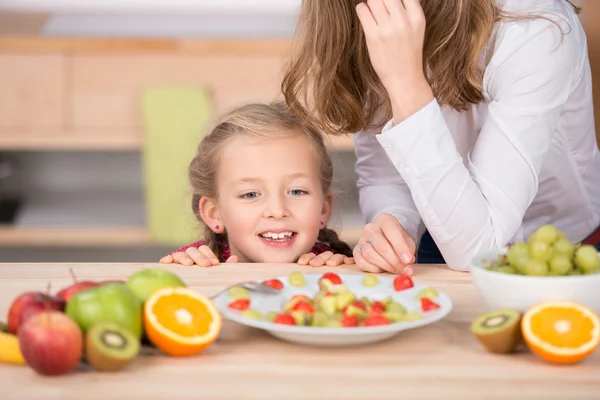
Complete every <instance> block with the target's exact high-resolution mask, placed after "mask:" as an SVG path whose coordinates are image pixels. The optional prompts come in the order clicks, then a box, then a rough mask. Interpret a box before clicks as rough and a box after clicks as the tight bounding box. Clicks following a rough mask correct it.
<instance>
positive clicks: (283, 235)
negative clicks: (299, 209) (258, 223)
mask: <svg viewBox="0 0 600 400" xmlns="http://www.w3.org/2000/svg"><path fill="white" fill-rule="evenodd" d="M292 235H293V233H292V232H281V233H273V232H266V233H263V234H261V236H262V237H264V238H268V239H283V238H286V237H291V236H292Z"/></svg>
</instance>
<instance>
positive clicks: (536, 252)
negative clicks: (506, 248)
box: [529, 240, 552, 262]
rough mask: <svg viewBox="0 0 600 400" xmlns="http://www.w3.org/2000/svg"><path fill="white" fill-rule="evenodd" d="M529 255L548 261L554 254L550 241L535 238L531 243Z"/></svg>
mask: <svg viewBox="0 0 600 400" xmlns="http://www.w3.org/2000/svg"><path fill="white" fill-rule="evenodd" d="M529 255H530V256H531V257H533V258H535V259H536V260H539V261H544V262H545V261H548V260H549V259H550V257H551V256H552V247H551V246H550V244H549V243H548V242H542V241H540V240H534V241H532V242H531V243H529Z"/></svg>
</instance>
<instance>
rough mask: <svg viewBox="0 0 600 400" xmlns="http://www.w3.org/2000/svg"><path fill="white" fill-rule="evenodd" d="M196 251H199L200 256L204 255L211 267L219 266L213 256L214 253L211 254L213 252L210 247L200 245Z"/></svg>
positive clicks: (216, 258)
mask: <svg viewBox="0 0 600 400" xmlns="http://www.w3.org/2000/svg"><path fill="white" fill-rule="evenodd" d="M198 250H200V252H201V253H202V254H204V256H205V257H206V258H207V259H208V260H210V262H211V263H212V265H218V264H219V258H218V257H217V256H216V255H215V253H213V251H212V250H211V249H210V247H208V246H206V245H202V246H200V247H198Z"/></svg>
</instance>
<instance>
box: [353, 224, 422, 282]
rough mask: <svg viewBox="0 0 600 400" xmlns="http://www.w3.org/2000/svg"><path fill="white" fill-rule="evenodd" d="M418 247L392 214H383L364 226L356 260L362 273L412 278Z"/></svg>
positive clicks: (355, 251)
mask: <svg viewBox="0 0 600 400" xmlns="http://www.w3.org/2000/svg"><path fill="white" fill-rule="evenodd" d="M415 251H416V245H415V241H414V240H413V238H412V237H411V236H410V235H409V234H408V232H406V230H405V229H404V228H403V227H402V225H400V223H399V222H398V220H397V219H396V218H395V217H393V216H392V215H390V214H385V213H384V214H381V215H379V216H378V217H377V218H376V219H375V221H373V222H371V223H369V224H367V225H365V229H364V231H363V234H362V235H361V237H360V239H359V241H358V244H357V245H356V246H355V247H354V260H355V262H356V264H357V265H358V266H359V267H360V269H361V270H363V271H365V272H372V273H379V272H384V271H386V272H390V273H393V274H403V275H412V273H413V268H412V264H414V262H415V256H414V255H415Z"/></svg>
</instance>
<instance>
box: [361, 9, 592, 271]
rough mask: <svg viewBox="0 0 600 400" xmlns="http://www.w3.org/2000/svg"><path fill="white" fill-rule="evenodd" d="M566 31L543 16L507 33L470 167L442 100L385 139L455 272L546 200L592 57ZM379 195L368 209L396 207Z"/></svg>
mask: <svg viewBox="0 0 600 400" xmlns="http://www.w3.org/2000/svg"><path fill="white" fill-rule="evenodd" d="M562 29H563V30H564V32H565V33H566V34H565V35H564V36H561V31H560V30H559V28H558V27H557V26H556V25H554V24H553V23H551V22H549V21H546V20H534V21H527V22H518V23H513V24H512V25H509V26H508V27H507V28H506V30H505V31H503V32H502V35H503V36H502V37H501V38H500V41H499V42H498V43H497V48H496V50H495V53H494V56H493V57H492V60H491V62H490V64H489V66H488V68H487V70H486V74H485V78H484V87H485V88H486V91H487V92H486V93H485V94H486V96H487V97H488V100H489V106H488V110H487V116H486V118H485V121H484V123H483V126H482V129H481V132H480V133H479V136H478V139H477V143H476V144H475V146H474V148H473V149H472V151H471V152H470V154H469V156H468V159H467V160H466V163H464V162H463V159H462V158H461V156H460V155H459V153H458V152H457V148H456V145H455V143H454V140H453V137H452V135H451V133H450V131H449V129H448V126H447V124H446V122H445V120H444V117H443V114H442V111H441V109H440V107H439V105H438V103H437V102H436V101H435V100H434V101H432V102H431V103H430V104H428V105H427V106H425V107H424V108H423V109H421V110H420V111H418V112H417V113H416V114H414V115H412V116H411V117H409V118H408V119H406V120H405V121H402V122H401V123H400V124H398V125H397V126H393V125H392V121H390V122H388V124H387V125H386V127H384V129H383V132H382V134H381V135H377V139H378V140H379V142H380V143H381V145H382V146H383V148H384V149H385V152H386V153H387V155H388V156H389V158H390V160H392V163H393V165H394V166H395V168H396V169H397V171H399V172H400V174H401V175H402V177H403V179H404V182H405V183H406V185H407V186H408V188H410V191H411V194H412V198H413V200H414V204H415V206H416V208H417V210H418V212H419V214H420V216H421V218H422V219H423V221H424V222H425V225H426V226H427V229H428V230H429V232H430V233H431V236H432V237H433V239H434V240H435V242H436V243H437V245H438V247H439V249H440V252H441V253H442V255H443V256H444V258H445V260H446V263H447V264H448V266H449V267H450V268H452V269H454V270H463V271H465V270H468V263H469V260H470V258H471V257H472V256H473V255H474V254H475V253H477V252H480V251H484V250H488V249H492V248H496V247H500V246H504V245H506V244H507V243H508V242H509V241H510V240H511V239H512V237H513V236H514V234H515V233H516V232H517V230H518V229H519V227H520V225H521V223H522V220H523V216H524V214H525V211H526V210H527V208H528V207H529V205H530V204H531V202H532V201H533V199H534V197H535V195H536V192H537V189H538V176H539V173H540V169H541V166H542V163H543V161H544V157H545V155H546V153H547V151H548V149H549V147H550V145H551V142H552V140H553V135H554V132H555V128H556V125H557V123H558V117H559V114H560V112H561V110H562V105H563V104H564V103H565V101H566V100H567V98H568V96H569V93H570V90H571V85H572V81H573V76H574V74H576V73H577V71H575V70H574V69H575V65H577V64H578V63H579V60H578V59H577V58H578V57H581V56H582V51H581V47H580V46H582V44H581V43H577V41H576V39H575V38H573V37H572V36H573V35H569V34H568V32H569V29H570V28H568V27H567V28H564V26H563V28H562ZM465 164H466V165H465ZM374 197H375V195H373V196H371V197H369V198H367V199H365V201H369V200H371V201H374V202H377V205H370V206H368V207H367V206H365V207H364V208H365V209H375V208H380V209H386V208H387V207H390V205H389V204H388V202H389V200H388V199H377V200H376V199H375V198H374ZM382 197H383V195H382ZM403 204H404V203H403ZM410 218H411V219H412V218H414V217H413V216H412V214H411V217H410Z"/></svg>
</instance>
